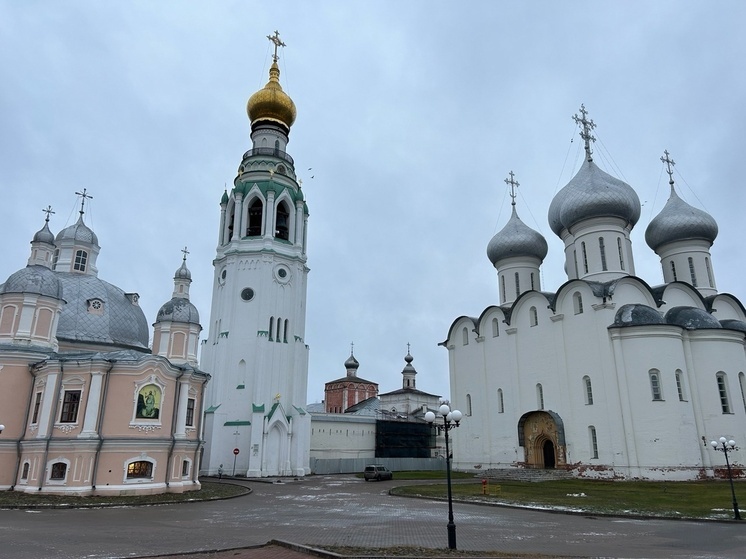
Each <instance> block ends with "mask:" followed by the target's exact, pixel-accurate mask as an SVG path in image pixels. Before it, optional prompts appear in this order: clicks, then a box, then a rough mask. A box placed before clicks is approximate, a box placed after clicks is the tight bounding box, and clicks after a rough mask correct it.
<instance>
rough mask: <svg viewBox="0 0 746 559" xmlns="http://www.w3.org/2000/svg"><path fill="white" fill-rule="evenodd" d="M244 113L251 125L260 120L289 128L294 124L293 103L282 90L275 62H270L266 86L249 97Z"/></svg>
mask: <svg viewBox="0 0 746 559" xmlns="http://www.w3.org/2000/svg"><path fill="white" fill-rule="evenodd" d="M246 112H247V113H248V115H249V120H250V121H251V124H252V125H253V124H254V123H255V122H257V121H260V120H273V121H275V122H280V123H281V124H284V125H285V126H287V127H288V128H290V127H291V126H292V125H293V122H295V116H296V110H295V103H293V100H292V99H291V98H290V96H289V95H288V94H287V93H285V92H284V91H283V90H282V86H281V85H280V68H279V67H278V66H277V61H276V60H275V61H274V62H272V66H271V67H270V69H269V81H268V82H267V85H265V86H264V88H262V89H260V90H259V91H257V92H256V93H254V95H252V96H251V97H249V102H248V103H246Z"/></svg>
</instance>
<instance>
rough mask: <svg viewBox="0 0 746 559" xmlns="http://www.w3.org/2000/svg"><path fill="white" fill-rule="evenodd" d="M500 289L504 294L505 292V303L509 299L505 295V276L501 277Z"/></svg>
mask: <svg viewBox="0 0 746 559" xmlns="http://www.w3.org/2000/svg"><path fill="white" fill-rule="evenodd" d="M500 289H502V292H503V301H505V300H506V299H507V297H506V295H505V276H501V277H500Z"/></svg>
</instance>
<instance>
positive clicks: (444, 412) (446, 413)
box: [425, 400, 463, 549]
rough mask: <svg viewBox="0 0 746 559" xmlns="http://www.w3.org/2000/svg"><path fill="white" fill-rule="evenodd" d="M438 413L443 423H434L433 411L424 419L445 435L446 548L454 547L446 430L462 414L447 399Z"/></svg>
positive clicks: (449, 457) (454, 537)
mask: <svg viewBox="0 0 746 559" xmlns="http://www.w3.org/2000/svg"><path fill="white" fill-rule="evenodd" d="M438 414H439V415H440V416H441V417H442V418H443V424H442V425H441V424H439V423H435V413H433V412H431V411H429V412H427V413H426V414H425V421H427V422H428V423H430V424H431V425H432V424H434V425H435V427H436V428H437V429H438V432H441V431H443V433H444V434H445V436H446V480H447V483H448V548H449V549H456V524H454V522H453V496H452V493H451V451H450V450H449V449H448V431H450V430H451V429H455V428H456V427H458V424H459V422H460V421H461V418H462V417H463V414H462V413H461V412H460V411H458V410H451V406H449V405H448V402H447V401H445V400H444V401H443V404H442V405H441V406H440V408H438Z"/></svg>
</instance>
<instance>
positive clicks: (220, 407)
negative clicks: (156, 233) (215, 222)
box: [200, 31, 311, 477]
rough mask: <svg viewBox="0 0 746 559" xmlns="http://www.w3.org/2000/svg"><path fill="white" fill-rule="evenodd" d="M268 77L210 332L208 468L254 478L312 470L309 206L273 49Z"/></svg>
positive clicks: (226, 207)
mask: <svg viewBox="0 0 746 559" xmlns="http://www.w3.org/2000/svg"><path fill="white" fill-rule="evenodd" d="M267 38H268V39H269V40H270V42H271V43H272V44H273V45H274V54H273V56H272V65H271V67H270V69H269V81H268V82H267V84H266V85H265V86H264V88H262V89H260V90H259V91H257V92H256V93H254V94H253V95H252V96H251V97H250V98H249V101H248V103H247V106H246V109H247V113H248V115H249V121H250V122H251V141H252V146H251V148H250V149H249V150H248V151H247V152H246V153H244V154H243V157H242V158H241V162H240V164H239V167H238V172H237V174H236V177H235V179H234V180H233V188H232V189H231V190H230V192H228V190H226V192H225V193H224V194H223V197H222V199H221V201H220V229H219V231H218V247H217V254H216V256H215V260H214V261H213V264H214V266H215V276H214V284H213V293H212V308H211V315H210V323H209V336H208V338H207V339H206V340H204V341H203V345H202V353H201V361H200V367H201V368H202V369H203V370H205V371H209V372H210V374H211V375H212V380H211V381H210V382H209V383H208V386H207V394H206V400H205V410H206V412H205V421H204V435H203V436H204V439H205V441H206V444H205V454H204V457H203V461H202V471H203V473H207V474H216V473H217V472H218V468H219V467H220V466H221V465H223V469H224V471H232V469H233V464H234V460H235V464H236V469H235V473H236V475H246V476H248V477H267V476H301V475H306V474H308V473H310V469H309V450H310V432H311V419H310V415H309V414H307V413H306V411H305V400H306V389H307V384H308V346H307V345H306V344H305V341H304V337H305V328H306V286H307V276H308V271H309V269H308V267H307V265H306V261H307V256H306V226H307V222H308V207H307V206H306V203H305V200H304V196H303V192H302V190H301V181H300V180H299V179H298V177H297V176H296V173H295V163H294V161H293V158H292V157H290V155H289V154H288V153H287V145H288V138H289V135H290V127H291V126H292V125H293V122H294V121H295V117H296V109H295V103H293V100H292V99H291V98H290V97H289V96H288V95H287V94H286V93H285V92H284V91H283V90H282V87H281V86H280V69H279V66H278V64H277V61H278V60H279V56H278V54H277V52H278V49H279V48H280V47H284V46H285V44H284V43H283V42H282V41H280V37H279V33H278V32H277V31H275V33H274V34H273V35H269V36H268V37H267Z"/></svg>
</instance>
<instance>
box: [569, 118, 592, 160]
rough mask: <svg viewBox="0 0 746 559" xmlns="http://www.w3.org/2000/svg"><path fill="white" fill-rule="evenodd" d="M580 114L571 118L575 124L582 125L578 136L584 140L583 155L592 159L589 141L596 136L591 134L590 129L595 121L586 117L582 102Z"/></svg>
mask: <svg viewBox="0 0 746 559" xmlns="http://www.w3.org/2000/svg"><path fill="white" fill-rule="evenodd" d="M580 114H581V115H583V116H582V117H579V116H578V115H577V114H575V115H573V117H572V119H573V120H574V121H575V123H576V124H578V125H580V126H582V128H583V130H582V131H581V132H580V137H581V138H583V141H584V142H585V157H586V159H587V160H588V161H593V158H592V157H591V154H592V153H593V150H591V142H595V141H596V137H595V136H594V135H593V134H591V131H592V130H593V129H594V128H595V127H596V123H595V122H593V120H591V119H588V118H586V117H587V116H588V111H586V110H585V105H583V104H581V105H580Z"/></svg>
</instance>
